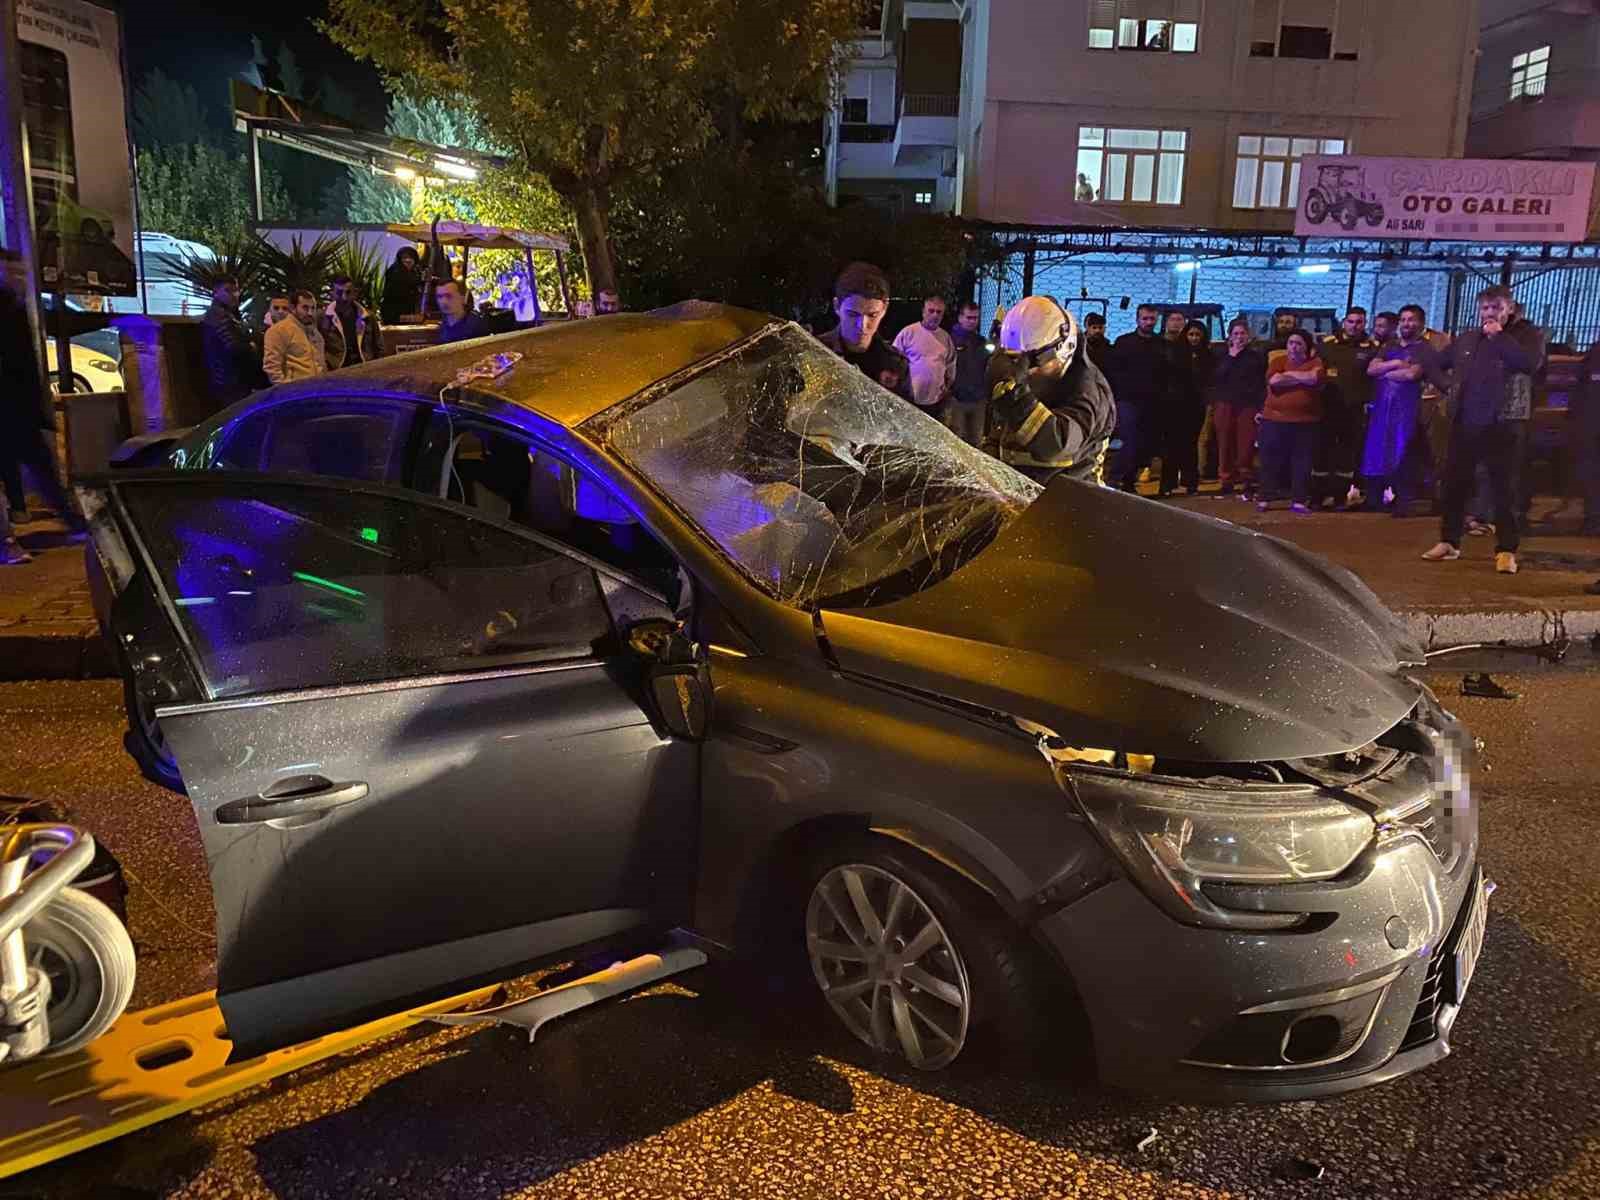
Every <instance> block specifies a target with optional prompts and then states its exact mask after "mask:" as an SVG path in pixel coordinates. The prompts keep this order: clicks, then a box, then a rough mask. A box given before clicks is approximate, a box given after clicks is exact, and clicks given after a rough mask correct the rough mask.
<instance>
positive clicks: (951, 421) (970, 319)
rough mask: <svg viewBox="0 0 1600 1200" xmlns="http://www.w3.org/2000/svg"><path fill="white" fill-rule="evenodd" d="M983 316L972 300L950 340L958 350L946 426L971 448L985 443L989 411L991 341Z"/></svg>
mask: <svg viewBox="0 0 1600 1200" xmlns="http://www.w3.org/2000/svg"><path fill="white" fill-rule="evenodd" d="M979 317H980V313H979V310H978V306H977V305H976V304H974V303H973V302H972V301H971V300H968V301H967V302H966V303H965V304H963V305H961V307H960V308H959V309H958V310H957V313H956V327H955V328H954V329H952V330H951V331H950V340H951V341H953V342H954V343H955V347H956V375H955V381H954V382H953V383H952V384H951V388H950V395H951V399H950V403H949V404H947V405H945V409H944V423H945V424H946V425H948V426H949V427H950V431H951V432H952V433H954V434H955V435H956V436H957V437H958V438H960V439H961V440H962V441H964V442H966V443H967V445H969V446H977V445H981V444H982V442H983V424H984V418H985V417H986V416H987V414H988V408H989V390H988V377H989V354H990V346H989V341H988V339H987V338H985V337H984V336H983V334H982V332H981V331H980V330H979V329H978V320H979Z"/></svg>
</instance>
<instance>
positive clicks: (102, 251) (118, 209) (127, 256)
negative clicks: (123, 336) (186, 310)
mask: <svg viewBox="0 0 1600 1200" xmlns="http://www.w3.org/2000/svg"><path fill="white" fill-rule="evenodd" d="M17 40H18V42H19V45H18V47H17V49H18V53H19V56H20V58H21V61H22V115H23V120H24V121H25V122H26V123H27V129H28V178H29V182H30V184H31V185H32V188H33V216H34V242H35V245H36V246H37V247H38V255H39V286H40V288H41V289H42V290H43V291H46V292H73V293H78V294H87V295H102V296H132V295H135V294H136V292H137V289H136V277H135V273H134V269H133V232H134V231H133V171H132V167H131V165H130V161H129V160H130V157H131V156H130V154H129V152H128V114H127V104H126V102H125V99H124V98H125V97H126V96H127V92H126V91H125V90H124V88H123V82H122V33H121V28H120V26H119V24H118V21H117V14H116V13H114V12H112V11H111V10H110V9H106V8H101V7H100V6H99V5H97V4H90V3H88V2H87V0H19V3H18V6H17Z"/></svg>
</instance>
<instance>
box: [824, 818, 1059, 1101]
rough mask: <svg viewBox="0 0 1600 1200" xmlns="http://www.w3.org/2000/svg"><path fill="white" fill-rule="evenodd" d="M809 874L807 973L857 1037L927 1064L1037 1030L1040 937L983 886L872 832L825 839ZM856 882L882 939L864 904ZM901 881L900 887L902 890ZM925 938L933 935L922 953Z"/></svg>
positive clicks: (938, 1064)
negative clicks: (1036, 946)
mask: <svg viewBox="0 0 1600 1200" xmlns="http://www.w3.org/2000/svg"><path fill="white" fill-rule="evenodd" d="M806 876H807V880H808V884H809V890H808V892H807V894H806V900H805V912H804V928H805V948H806V958H807V960H808V962H809V963H810V966H811V977H812V979H813V981H814V983H815V985H816V987H817V988H819V989H820V991H821V993H822V998H823V1000H824V1001H825V1002H826V1004H827V1006H828V1008H829V1009H830V1010H831V1011H832V1015H833V1016H834V1018H835V1019H836V1020H837V1021H838V1022H839V1023H840V1024H842V1025H844V1027H845V1028H846V1029H847V1030H848V1031H849V1032H850V1033H851V1034H853V1035H854V1036H855V1037H856V1038H857V1039H858V1040H860V1041H862V1042H864V1043H866V1044H867V1045H868V1046H870V1047H872V1049H874V1050H875V1051H877V1052H879V1053H881V1054H885V1055H891V1056H894V1057H897V1058H899V1059H900V1060H901V1061H903V1062H906V1063H908V1064H909V1065H911V1066H913V1067H916V1068H918V1069H921V1070H938V1069H941V1068H943V1067H946V1066H949V1065H950V1064H951V1063H953V1062H954V1061H955V1060H956V1059H957V1058H958V1057H959V1056H960V1055H961V1054H963V1053H964V1052H965V1051H966V1050H967V1048H968V1047H969V1045H971V1044H972V1043H973V1042H975V1041H976V1042H979V1043H986V1044H988V1045H989V1046H990V1047H994V1046H1002V1047H1003V1046H1011V1047H1018V1046H1025V1045H1032V1044H1034V1043H1036V1042H1037V1041H1038V1039H1039V1036H1040V1033H1041V1031H1042V1028H1043V1026H1042V1024H1041V1021H1040V1015H1039V1014H1040V1004H1039V998H1040V995H1041V992H1040V988H1039V987H1038V985H1037V979H1038V975H1037V970H1038V967H1037V964H1036V961H1035V954H1034V951H1033V947H1032V945H1031V943H1029V941H1028V940H1027V937H1026V935H1025V934H1024V933H1023V932H1022V931H1021V930H1020V929H1018V928H1017V927H1016V926H1015V925H1014V924H1013V923H1012V922H1011V921H1010V920H1009V919H1008V918H1007V917H1006V916H1005V914H1004V913H1003V912H1001V911H1000V910H999V908H998V906H997V905H996V904H995V902H994V900H993V899H992V898H991V897H989V896H988V895H987V894H986V893H984V892H983V891H982V890H981V889H979V888H978V887H976V886H974V885H973V884H972V883H970V882H969V881H968V880H966V879H964V878H962V877H961V876H959V875H957V874H956V873H955V872H954V871H951V870H950V869H949V868H947V867H944V866H942V865H941V864H939V863H936V862H933V861H932V860H931V859H928V858H926V857H925V856H923V855H922V854H920V853H918V852H917V851H916V850H914V849H912V848H911V847H909V846H906V845H904V844H902V843H899V842H895V841H891V840H889V839H885V838H874V837H862V838H860V839H851V840H850V841H848V842H845V843H839V844H835V845H833V846H830V847H829V848H828V849H827V850H825V851H824V852H823V853H821V854H819V855H818V856H817V857H816V858H815V859H813V861H812V864H811V869H810V870H809V871H808V872H807V873H806ZM852 876H854V878H855V883H852V882H851V877H852ZM858 884H859V887H860V893H861V898H862V899H864V900H865V901H866V904H867V906H868V907H869V908H870V909H871V910H872V911H873V913H874V915H875V916H876V918H877V921H878V925H879V927H880V928H882V931H883V936H882V939H881V940H879V939H876V938H875V937H874V934H873V933H872V932H871V931H870V930H869V929H868V927H867V925H866V924H865V922H864V921H863V920H862V918H861V916H860V911H861V910H860V905H859V903H858V901H857V898H856V897H855V895H854V893H855V890H856V887H857V885H858ZM896 888H899V889H903V890H904V894H902V895H901V897H900V899H899V901H898V902H897V901H896V900H895V899H894V897H895V895H896V890H895V889H896ZM897 903H898V909H896V908H895V905H896V904H897ZM891 914H892V915H893V918H894V919H893V922H892V923H891V921H890V919H889V918H890V916H891ZM923 941H927V942H930V945H929V946H928V947H927V948H926V949H925V950H923V951H922V952H920V953H917V949H918V943H919V942H923ZM908 950H909V951H912V952H913V954H912V956H911V957H909V958H907V957H905V952H906V951H908ZM908 1028H909V1033H908Z"/></svg>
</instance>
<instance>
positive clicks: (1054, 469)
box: [989, 296, 1117, 484]
mask: <svg viewBox="0 0 1600 1200" xmlns="http://www.w3.org/2000/svg"><path fill="white" fill-rule="evenodd" d="M989 385H990V390H989V441H990V442H991V443H992V448H993V450H994V451H995V453H996V454H997V455H998V456H999V458H1000V460H1001V461H1002V462H1006V463H1009V464H1011V465H1012V466H1013V467H1015V468H1016V469H1017V470H1019V471H1021V472H1022V473H1023V474H1024V475H1027V476H1029V477H1030V478H1032V479H1036V480H1038V481H1039V482H1040V483H1048V482H1049V481H1050V480H1051V479H1053V478H1055V477H1056V476H1057V475H1066V476H1067V477H1068V478H1070V479H1077V480H1079V481H1081V482H1083V483H1091V484H1100V483H1101V482H1103V479H1104V472H1105V457H1106V451H1107V449H1108V448H1109V447H1110V444H1111V435H1112V433H1113V432H1114V431H1115V430H1116V426H1117V407H1116V404H1115V402H1114V401H1113V400H1112V398H1111V386H1110V384H1108V383H1107V382H1106V377H1105V376H1104V375H1102V374H1101V373H1100V368H1098V367H1097V366H1095V365H1094V363H1093V362H1091V361H1090V360H1089V356H1088V355H1087V354H1082V353H1079V352H1078V327H1077V324H1076V323H1075V322H1074V321H1073V319H1072V318H1071V316H1069V315H1068V314H1067V313H1065V312H1063V311H1062V310H1061V308H1060V306H1058V305H1057V304H1056V303H1055V302H1054V301H1053V300H1051V299H1050V298H1049V297H1047V296H1029V297H1027V298H1025V299H1023V300H1021V301H1019V302H1018V303H1016V304H1014V305H1012V307H1011V309H1010V311H1008V312H1007V313H1006V317H1005V321H1004V322H1002V323H1001V326H1000V350H999V351H997V352H996V353H995V355H994V357H993V358H991V359H990V361H989Z"/></svg>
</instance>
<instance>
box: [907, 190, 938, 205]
mask: <svg viewBox="0 0 1600 1200" xmlns="http://www.w3.org/2000/svg"><path fill="white" fill-rule="evenodd" d="M912 199H913V200H914V201H915V202H916V203H917V204H919V205H921V206H922V207H924V208H926V207H927V206H928V205H930V204H932V203H933V193H932V192H917V193H915V194H914V195H913V196H912Z"/></svg>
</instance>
